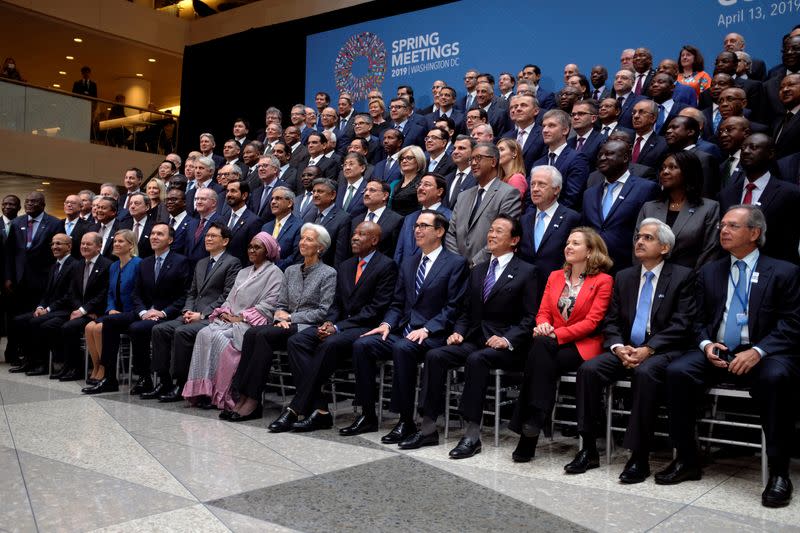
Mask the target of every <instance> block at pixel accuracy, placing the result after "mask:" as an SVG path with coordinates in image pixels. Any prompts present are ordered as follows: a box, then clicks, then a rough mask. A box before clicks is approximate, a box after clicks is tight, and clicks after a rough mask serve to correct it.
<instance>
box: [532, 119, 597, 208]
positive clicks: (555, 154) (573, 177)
mask: <svg viewBox="0 0 800 533" xmlns="http://www.w3.org/2000/svg"><path fill="white" fill-rule="evenodd" d="M571 127H572V119H571V117H570V116H569V114H568V113H566V112H564V111H562V110H560V109H551V110H550V111H548V112H547V113H545V114H544V118H543V119H542V140H544V144H545V146H546V149H547V151H546V153H545V154H544V155H543V156H542V157H541V158H540V159H538V160H537V161H535V162H534V165H535V166H539V165H550V166H554V167H556V168H557V169H558V171H559V172H561V175H562V176H563V178H564V184H563V186H562V188H561V196H560V197H559V198H558V201H559V202H561V204H562V205H564V206H565V207H569V208H570V209H574V210H575V211H580V207H581V201H582V200H583V191H584V190H586V180H587V178H588V177H589V158H587V157H586V155H584V154H582V153H581V152H578V151H577V150H574V149H573V148H571V147H570V146H569V145H568V144H567V136H568V135H569V132H570V129H571ZM526 201H527V198H526Z"/></svg>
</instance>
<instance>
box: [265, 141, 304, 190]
mask: <svg viewBox="0 0 800 533" xmlns="http://www.w3.org/2000/svg"><path fill="white" fill-rule="evenodd" d="M272 155H274V156H275V157H277V158H278V163H280V167H279V168H278V180H279V181H282V182H283V183H285V184H286V185H288V186H289V188H290V189H292V190H293V191H294V190H297V188H298V187H299V184H298V183H297V182H298V181H299V179H298V177H297V169H296V168H294V167H293V166H292V165H291V164H290V163H289V158H290V157H291V155H292V149H291V148H289V145H288V144H287V143H285V142H283V141H278V142H276V143H275V146H274V147H273V148H272Z"/></svg>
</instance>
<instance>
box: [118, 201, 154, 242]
mask: <svg viewBox="0 0 800 533" xmlns="http://www.w3.org/2000/svg"><path fill="white" fill-rule="evenodd" d="M149 210H150V198H148V197H147V195H146V194H145V193H143V192H136V193H133V194H131V195H130V196H129V197H128V214H129V215H130V216H129V217H127V218H126V219H125V220H121V221H120V223H119V227H120V229H129V230H131V231H133V235H134V237H135V238H136V247H137V249H138V256H139V257H148V256H151V255H153V248H152V247H151V246H150V230H151V229H153V225H155V223H156V220H155V218H150V217H148V216H147V212H148V211H149Z"/></svg>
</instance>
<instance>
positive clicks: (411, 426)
mask: <svg viewBox="0 0 800 533" xmlns="http://www.w3.org/2000/svg"><path fill="white" fill-rule="evenodd" d="M416 432H417V424H415V423H414V422H403V421H402V420H401V421H400V422H398V423H397V424H396V425H395V426H394V427H393V428H392V430H391V431H390V432H389V433H387V434H386V435H384V436H383V437H381V442H382V443H384V444H398V443H400V442H401V441H404V440H406V439H407V438H408V437H410V436H411V435H413V434H414V433H416Z"/></svg>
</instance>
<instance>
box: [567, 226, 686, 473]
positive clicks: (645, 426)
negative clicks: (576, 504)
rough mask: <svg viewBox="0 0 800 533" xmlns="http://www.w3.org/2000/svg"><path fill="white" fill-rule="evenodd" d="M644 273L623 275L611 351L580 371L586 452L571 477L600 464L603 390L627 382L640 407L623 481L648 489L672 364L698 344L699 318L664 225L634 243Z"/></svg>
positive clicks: (613, 310)
mask: <svg viewBox="0 0 800 533" xmlns="http://www.w3.org/2000/svg"><path fill="white" fill-rule="evenodd" d="M634 240H635V246H634V255H635V256H636V259H637V260H638V261H639V263H640V264H639V265H636V266H632V267H630V268H626V269H624V270H621V271H620V272H619V273H618V274H617V275H616V278H615V279H614V293H613V295H612V297H611V304H610V306H609V308H608V312H607V313H606V321H605V325H604V330H603V333H604V336H605V342H604V345H603V347H604V348H605V349H606V350H608V351H606V352H605V353H602V354H600V355H598V356H597V357H595V358H593V359H591V360H589V361H586V362H585V364H583V365H581V366H580V368H579V369H578V378H577V385H576V387H577V389H576V390H577V406H578V432H579V433H580V435H581V437H582V438H583V446H582V448H581V450H580V451H579V452H578V455H577V456H576V457H575V460H574V461H572V462H571V463H569V464H568V465H567V466H566V467H565V470H566V471H567V473H571V474H582V473H583V472H585V471H586V470H587V469H589V468H595V467H596V466H598V464H599V461H598V459H599V457H598V453H597V447H596V445H595V439H596V438H597V437H598V436H599V432H598V429H599V428H600V426H602V420H603V418H604V417H603V415H604V413H603V407H602V402H603V399H602V396H603V390H604V389H605V387H606V386H608V384H609V383H613V382H615V381H616V380H619V379H626V378H628V379H630V380H631V397H632V402H633V403H632V407H631V415H630V417H629V419H628V428H627V430H626V432H625V441H624V444H623V445H624V446H625V447H626V448H628V449H630V450H631V452H632V454H631V458H630V460H629V461H628V464H626V465H625V468H624V470H623V471H622V474H620V476H619V479H620V481H621V482H622V483H641V482H642V481H644V480H645V479H646V478H647V477H648V476H649V475H650V465H649V453H650V448H651V441H652V438H653V430H654V427H655V421H656V415H657V411H658V406H659V398H660V396H662V395H663V393H664V388H663V387H664V381H665V377H666V371H667V366H668V365H669V363H670V362H671V361H673V360H675V359H677V358H678V357H680V356H681V354H683V352H684V351H686V350H687V349H688V348H689V346H690V344H691V341H692V339H691V336H690V335H689V334H688V332H689V331H691V329H692V324H693V322H694V320H695V316H696V313H697V307H696V304H697V301H696V298H695V293H694V274H693V272H692V270H691V269H689V268H686V267H683V266H679V265H674V264H672V263H666V262H665V260H666V258H667V257H668V256H669V252H670V250H671V249H672V247H673V246H674V245H675V234H674V233H672V230H671V229H670V227H669V226H668V225H666V224H665V223H664V222H662V221H661V220H658V219H656V218H646V219H644V220H642V222H641V224H639V227H638V228H637V230H636V234H635V235H634Z"/></svg>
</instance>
